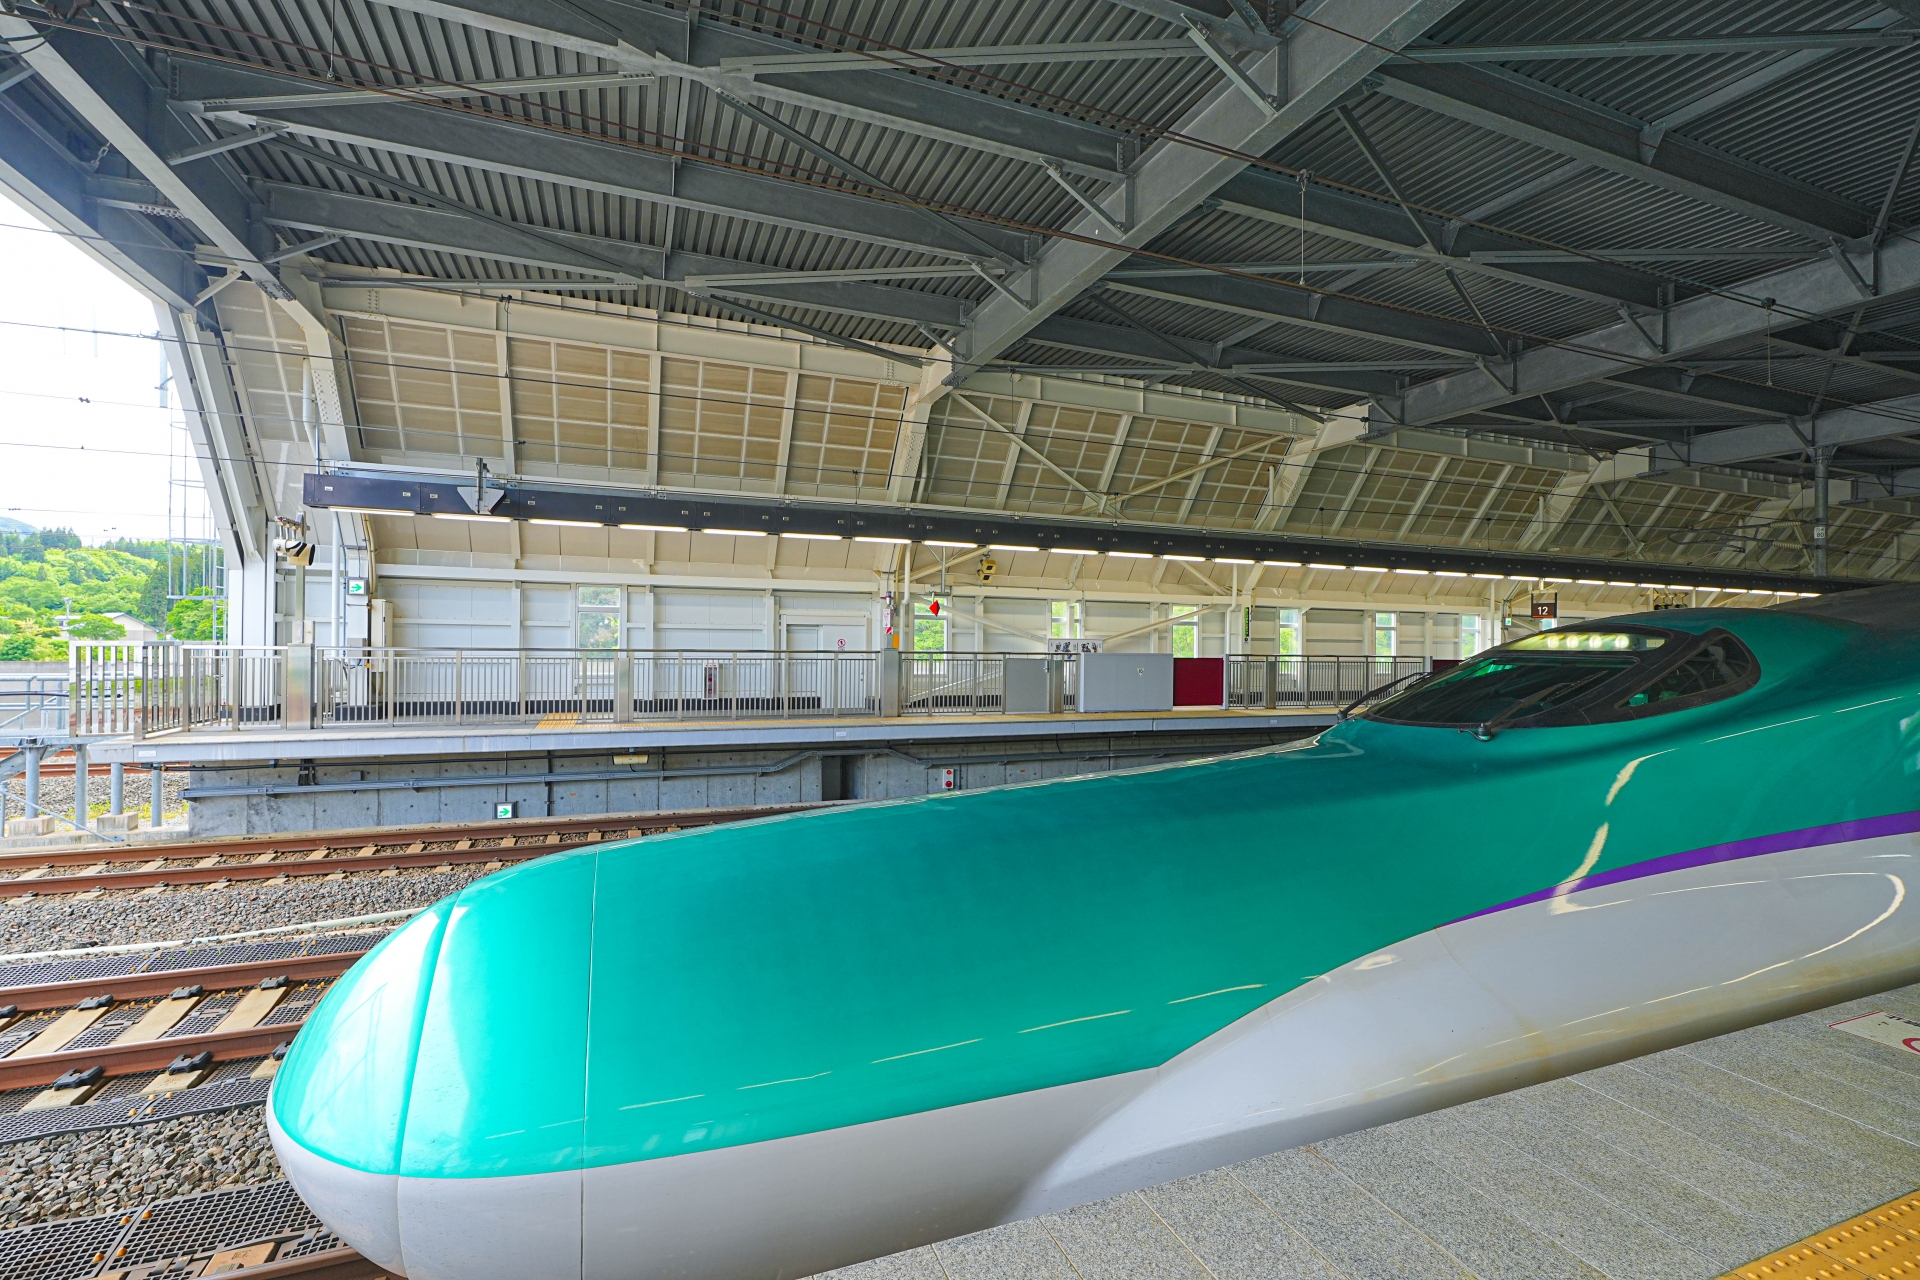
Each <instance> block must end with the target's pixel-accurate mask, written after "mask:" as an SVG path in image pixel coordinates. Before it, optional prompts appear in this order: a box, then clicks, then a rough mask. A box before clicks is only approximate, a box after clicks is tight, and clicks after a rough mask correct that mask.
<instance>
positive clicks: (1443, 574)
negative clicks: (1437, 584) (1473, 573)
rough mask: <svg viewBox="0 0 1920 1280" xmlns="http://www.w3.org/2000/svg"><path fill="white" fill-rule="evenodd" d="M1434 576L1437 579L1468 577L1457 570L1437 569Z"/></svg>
mask: <svg viewBox="0 0 1920 1280" xmlns="http://www.w3.org/2000/svg"><path fill="white" fill-rule="evenodd" d="M1433 576H1434V577H1436V578H1464V577H1466V576H1467V575H1466V574H1464V573H1461V572H1460V571H1458V570H1457V569H1435V570H1434V571H1433Z"/></svg>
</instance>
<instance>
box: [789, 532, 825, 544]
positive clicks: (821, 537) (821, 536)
mask: <svg viewBox="0 0 1920 1280" xmlns="http://www.w3.org/2000/svg"><path fill="white" fill-rule="evenodd" d="M780 536H781V537H783V538H794V539H796V540H798V541H800V542H838V541H840V535H839V534H837V533H783V534H781V535H780Z"/></svg>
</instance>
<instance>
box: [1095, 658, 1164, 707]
mask: <svg viewBox="0 0 1920 1280" xmlns="http://www.w3.org/2000/svg"><path fill="white" fill-rule="evenodd" d="M1079 661H1080V702H1079V708H1080V710H1082V711H1171V710H1173V655H1172V654H1170V653H1084V654H1081V655H1080V659H1079Z"/></svg>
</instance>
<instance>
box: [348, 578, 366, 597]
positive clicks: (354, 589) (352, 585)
mask: <svg viewBox="0 0 1920 1280" xmlns="http://www.w3.org/2000/svg"><path fill="white" fill-rule="evenodd" d="M347 594H348V595H350V596H364V595H366V594H367V580H366V579H365V578H348V579H347Z"/></svg>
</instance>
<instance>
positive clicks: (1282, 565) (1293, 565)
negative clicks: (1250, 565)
mask: <svg viewBox="0 0 1920 1280" xmlns="http://www.w3.org/2000/svg"><path fill="white" fill-rule="evenodd" d="M1260 563H1261V564H1270V565H1273V566H1274V567H1275V568H1278V569H1298V568H1299V567H1300V562H1299V561H1298V560H1262V561H1261V562H1260Z"/></svg>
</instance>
